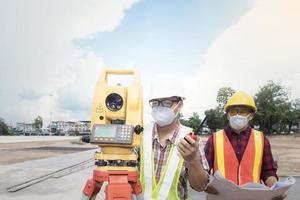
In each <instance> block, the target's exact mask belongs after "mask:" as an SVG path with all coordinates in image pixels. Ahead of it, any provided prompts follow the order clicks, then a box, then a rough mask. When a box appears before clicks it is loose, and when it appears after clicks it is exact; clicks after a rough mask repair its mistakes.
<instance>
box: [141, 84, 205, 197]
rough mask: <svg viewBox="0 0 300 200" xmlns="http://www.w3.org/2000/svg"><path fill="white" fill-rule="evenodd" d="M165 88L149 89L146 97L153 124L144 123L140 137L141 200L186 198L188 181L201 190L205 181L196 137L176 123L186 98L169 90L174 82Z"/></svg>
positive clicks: (186, 128)
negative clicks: (150, 109)
mask: <svg viewBox="0 0 300 200" xmlns="http://www.w3.org/2000/svg"><path fill="white" fill-rule="evenodd" d="M166 88H167V90H165V91H163V89H161V88H156V89H157V90H158V89H159V91H156V92H154V93H153V92H152V95H151V98H150V100H149V104H150V107H151V108H152V111H151V114H152V117H153V119H154V123H152V124H151V125H149V126H148V127H147V126H146V128H145V131H144V138H143V146H142V155H143V156H142V159H141V181H142V185H143V193H144V199H188V198H189V196H188V181H189V183H190V185H191V187H192V188H194V189H195V190H197V191H203V190H204V188H205V186H206V184H207V182H208V173H207V172H206V170H207V169H208V166H207V164H206V166H205V165H204V164H205V163H207V161H206V158H205V155H204V154H203V153H201V152H203V151H199V138H197V139H196V140H193V139H192V138H191V137H190V136H189V135H188V133H190V132H191V129H190V128H188V127H184V126H182V125H181V124H180V122H179V113H180V111H181V109H182V107H183V100H185V98H184V97H183V95H182V92H181V93H180V91H179V92H178V91H173V90H172V88H173V89H174V85H173V87H169V88H168V87H166ZM177 89H178V88H177ZM184 137H185V138H186V139H184ZM186 140H187V141H186ZM203 163H204V164H203ZM205 169H206V170H205Z"/></svg>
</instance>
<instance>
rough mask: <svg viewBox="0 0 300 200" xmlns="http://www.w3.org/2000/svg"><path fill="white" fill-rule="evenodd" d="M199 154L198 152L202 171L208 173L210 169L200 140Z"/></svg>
mask: <svg viewBox="0 0 300 200" xmlns="http://www.w3.org/2000/svg"><path fill="white" fill-rule="evenodd" d="M199 152H200V156H201V162H202V166H203V169H204V170H206V171H209V169H210V168H209V165H208V162H207V160H206V156H205V152H204V148H203V142H202V140H199Z"/></svg>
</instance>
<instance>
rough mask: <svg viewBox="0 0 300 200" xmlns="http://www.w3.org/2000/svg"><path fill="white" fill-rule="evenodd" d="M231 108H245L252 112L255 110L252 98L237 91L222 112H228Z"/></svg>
mask: <svg viewBox="0 0 300 200" xmlns="http://www.w3.org/2000/svg"><path fill="white" fill-rule="evenodd" d="M231 106H247V107H250V108H251V109H252V110H253V111H254V112H256V110H257V108H256V106H255V102H254V100H253V98H252V97H251V96H250V95H248V94H247V93H245V92H243V91H237V92H236V93H234V94H233V95H232V96H231V97H230V98H229V99H228V101H227V103H226V105H225V107H224V111H225V112H228V110H229V108H230V107H231Z"/></svg>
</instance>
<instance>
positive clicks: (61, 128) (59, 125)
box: [48, 121, 91, 134]
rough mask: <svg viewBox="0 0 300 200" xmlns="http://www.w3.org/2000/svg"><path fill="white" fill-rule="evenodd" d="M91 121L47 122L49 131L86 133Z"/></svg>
mask: <svg viewBox="0 0 300 200" xmlns="http://www.w3.org/2000/svg"><path fill="white" fill-rule="evenodd" d="M90 126H91V121H77V122H73V121H52V122H51V123H50V124H49V126H48V127H49V128H51V131H53V132H56V133H57V132H58V133H60V134H74V133H76V132H77V133H79V134H86V133H89V131H90Z"/></svg>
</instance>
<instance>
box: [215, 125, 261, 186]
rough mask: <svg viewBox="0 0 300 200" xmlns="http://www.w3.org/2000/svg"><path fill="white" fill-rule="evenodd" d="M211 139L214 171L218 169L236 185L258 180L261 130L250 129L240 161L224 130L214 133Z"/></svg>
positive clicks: (257, 181)
mask: <svg viewBox="0 0 300 200" xmlns="http://www.w3.org/2000/svg"><path fill="white" fill-rule="evenodd" d="M213 141H214V152H215V153H214V172H216V171H217V170H218V171H219V172H220V173H221V174H222V176H224V177H225V178H226V179H228V180H231V181H233V182H234V183H236V184H237V185H242V184H245V183H249V182H253V183H259V182H260V173H261V165H262V157H263V147H264V135H263V133H262V132H259V131H256V130H254V129H252V130H251V134H250V138H249V141H248V144H247V147H246V149H245V152H244V154H243V157H242V160H241V161H240V163H239V161H238V159H237V157H236V154H235V152H234V149H233V147H232V145H231V143H230V141H229V139H228V137H227V135H226V133H225V131H224V130H221V131H218V132H216V133H214V135H213Z"/></svg>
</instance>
